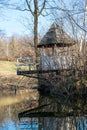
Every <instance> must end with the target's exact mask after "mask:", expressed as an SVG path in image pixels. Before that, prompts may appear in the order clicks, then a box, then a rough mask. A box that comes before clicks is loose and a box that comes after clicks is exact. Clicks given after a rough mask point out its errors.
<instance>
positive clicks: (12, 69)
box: [0, 61, 16, 73]
mask: <svg viewBox="0 0 87 130" xmlns="http://www.w3.org/2000/svg"><path fill="white" fill-rule="evenodd" d="M0 72H9V73H16V62H11V61H0Z"/></svg>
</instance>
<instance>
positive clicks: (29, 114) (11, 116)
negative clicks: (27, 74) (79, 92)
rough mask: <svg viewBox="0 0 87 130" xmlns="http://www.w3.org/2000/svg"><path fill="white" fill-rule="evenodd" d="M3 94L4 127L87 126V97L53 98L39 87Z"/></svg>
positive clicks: (61, 129) (0, 124)
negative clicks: (42, 93) (38, 88)
mask: <svg viewBox="0 0 87 130" xmlns="http://www.w3.org/2000/svg"><path fill="white" fill-rule="evenodd" d="M0 95H1V96H0V130H87V100H80V99H78V100H77V99H75V100H73V99H59V98H51V97H46V96H41V95H38V93H37V92H36V90H20V91H18V92H17V93H16V95H15V94H14V92H8V93H7V92H5V91H3V93H1V94H0Z"/></svg>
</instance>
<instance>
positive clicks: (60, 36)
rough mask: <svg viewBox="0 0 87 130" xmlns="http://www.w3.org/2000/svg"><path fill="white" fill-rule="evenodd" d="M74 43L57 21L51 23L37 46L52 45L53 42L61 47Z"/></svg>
mask: <svg viewBox="0 0 87 130" xmlns="http://www.w3.org/2000/svg"><path fill="white" fill-rule="evenodd" d="M74 43H75V42H74V40H73V39H72V38H71V37H70V36H69V35H68V34H67V33H65V32H64V31H63V29H62V28H61V27H60V26H59V25H58V24H57V23H53V24H52V25H51V27H50V29H49V30H48V32H47V33H46V34H45V36H44V37H43V38H42V40H41V41H40V44H39V45H38V46H37V47H42V46H44V47H52V46H54V45H55V44H56V45H57V46H59V47H62V46H71V45H73V44H74Z"/></svg>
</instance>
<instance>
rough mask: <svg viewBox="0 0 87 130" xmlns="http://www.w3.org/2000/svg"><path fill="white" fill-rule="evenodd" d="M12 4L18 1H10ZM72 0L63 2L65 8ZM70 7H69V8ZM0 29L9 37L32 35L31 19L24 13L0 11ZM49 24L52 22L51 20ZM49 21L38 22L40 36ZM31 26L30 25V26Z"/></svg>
mask: <svg viewBox="0 0 87 130" xmlns="http://www.w3.org/2000/svg"><path fill="white" fill-rule="evenodd" d="M11 1H12V2H14V1H18V0H11ZM19 1H20V3H21V1H24V0H19ZM70 1H72V0H65V1H64V2H65V3H66V5H67V8H68V6H69V2H70ZM69 7H70V6H69ZM0 12H1V13H0V29H1V30H4V31H5V33H6V35H7V36H8V37H9V36H11V35H14V34H17V35H24V34H28V35H31V34H33V33H32V30H31V28H32V26H33V24H32V23H33V22H32V19H33V18H32V17H31V15H29V14H28V15H27V14H26V13H25V12H21V11H16V10H10V9H6V10H3V9H2V10H0ZM26 18H28V20H29V21H28V22H29V23H28V24H27V23H26ZM51 22H52V18H51ZM51 22H50V19H49V17H44V18H43V17H40V21H39V25H40V26H39V32H40V35H43V34H44V32H46V30H47V29H48V28H49V26H50V24H51ZM23 23H25V25H27V27H26V28H25V26H24V25H23ZM31 24H32V25H31Z"/></svg>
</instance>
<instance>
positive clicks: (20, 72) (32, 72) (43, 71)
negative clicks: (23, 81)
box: [17, 70, 60, 75]
mask: <svg viewBox="0 0 87 130" xmlns="http://www.w3.org/2000/svg"><path fill="white" fill-rule="evenodd" d="M51 72H57V73H58V72H60V70H30V71H19V70H17V75H25V74H36V73H39V74H41V73H51Z"/></svg>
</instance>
